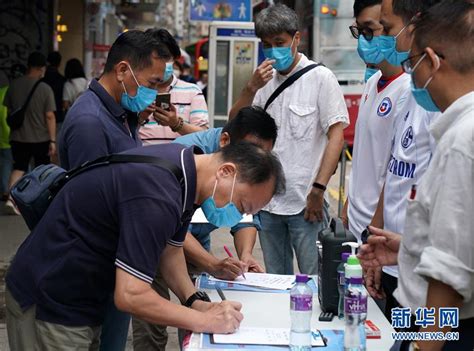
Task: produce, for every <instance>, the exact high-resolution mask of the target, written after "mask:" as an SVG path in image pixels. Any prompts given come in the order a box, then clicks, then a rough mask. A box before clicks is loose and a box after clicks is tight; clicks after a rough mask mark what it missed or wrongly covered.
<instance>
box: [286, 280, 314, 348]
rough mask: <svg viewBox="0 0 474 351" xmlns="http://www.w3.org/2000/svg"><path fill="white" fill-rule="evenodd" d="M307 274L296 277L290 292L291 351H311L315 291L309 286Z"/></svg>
mask: <svg viewBox="0 0 474 351" xmlns="http://www.w3.org/2000/svg"><path fill="white" fill-rule="evenodd" d="M307 282H308V276H307V275H306V274H297V275H296V285H295V286H294V287H293V288H292V289H291V292H290V315H291V333H290V350H291V351H310V350H311V315H312V314H313V290H311V288H310V287H309V285H308V284H307Z"/></svg>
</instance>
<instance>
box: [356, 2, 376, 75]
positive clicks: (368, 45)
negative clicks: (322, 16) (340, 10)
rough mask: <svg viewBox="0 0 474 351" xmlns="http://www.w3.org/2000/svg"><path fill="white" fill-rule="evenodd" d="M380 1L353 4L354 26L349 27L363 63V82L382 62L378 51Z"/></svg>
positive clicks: (374, 72)
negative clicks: (364, 68) (364, 66)
mask: <svg viewBox="0 0 474 351" xmlns="http://www.w3.org/2000/svg"><path fill="white" fill-rule="evenodd" d="M381 3H382V0H358V1H356V2H354V16H355V19H356V23H355V25H352V26H350V27H349V29H350V31H351V34H352V36H353V37H354V38H355V39H357V53H358V54H359V56H360V58H361V59H362V61H364V62H365V64H366V65H367V66H366V70H365V75H364V81H365V82H367V81H368V80H369V78H370V77H372V76H373V75H374V74H376V73H377V72H378V71H379V67H378V65H379V64H380V63H381V62H383V61H384V57H383V54H382V53H381V52H380V50H379V43H380V40H379V39H380V35H381V34H382V29H383V26H382V25H381V24H380V7H381V5H380V4H381Z"/></svg>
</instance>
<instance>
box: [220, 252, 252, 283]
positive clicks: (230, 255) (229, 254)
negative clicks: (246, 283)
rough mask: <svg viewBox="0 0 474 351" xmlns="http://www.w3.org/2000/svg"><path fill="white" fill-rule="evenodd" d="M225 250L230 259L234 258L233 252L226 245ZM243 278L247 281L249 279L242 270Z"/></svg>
mask: <svg viewBox="0 0 474 351" xmlns="http://www.w3.org/2000/svg"><path fill="white" fill-rule="evenodd" d="M224 250H225V252H226V253H227V255H228V256H229V257H234V255H232V252H230V250H229V248H228V247H227V246H226V245H224ZM242 277H244V279H247V278H245V274H244V270H243V269H242Z"/></svg>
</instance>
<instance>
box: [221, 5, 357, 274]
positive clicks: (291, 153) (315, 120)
mask: <svg viewBox="0 0 474 351" xmlns="http://www.w3.org/2000/svg"><path fill="white" fill-rule="evenodd" d="M255 32H256V34H257V36H258V37H259V38H260V39H261V40H262V44H263V49H264V54H265V57H266V58H267V59H266V60H265V61H264V62H263V63H262V64H261V65H260V66H259V67H258V68H257V70H256V71H255V73H254V75H253V77H252V78H251V80H250V81H249V82H248V84H247V86H246V88H245V89H244V90H243V91H242V93H241V95H240V97H239V99H238V100H237V102H236V103H235V104H234V106H233V107H232V109H231V111H230V113H229V116H230V118H233V117H234V116H235V115H236V114H237V112H238V111H239V110H240V109H241V108H242V107H245V106H249V105H252V104H254V105H256V106H260V107H264V106H265V105H266V104H267V101H269V98H270V96H271V95H272V94H273V93H274V91H275V90H276V89H277V88H278V87H279V86H280V85H281V84H282V83H283V82H284V81H285V80H287V79H289V77H290V76H292V75H293V74H295V73H297V72H301V71H302V70H303V69H304V70H308V69H310V68H312V69H311V70H309V71H306V72H305V71H303V72H305V73H304V74H303V75H302V76H301V77H300V78H299V79H298V80H296V81H295V82H294V83H293V84H292V85H291V86H289V87H288V88H287V89H285V90H284V91H283V92H282V93H281V94H280V95H278V97H277V98H276V99H275V100H273V102H272V103H271V104H269V106H268V108H267V112H268V113H269V114H270V115H271V116H272V117H273V118H274V119H275V122H276V125H277V126H278V137H277V140H276V143H275V146H274V151H275V153H277V154H278V156H279V158H280V160H281V162H282V164H283V167H284V169H285V174H286V176H287V187H288V191H287V193H286V195H285V196H276V197H274V198H273V199H272V201H271V203H270V204H269V205H268V206H266V207H265V209H264V210H263V211H262V212H261V213H260V220H261V224H262V231H261V232H260V235H259V238H260V244H261V246H262V250H263V256H264V261H265V267H266V269H267V272H269V273H279V274H293V257H294V255H295V254H296V258H297V262H298V267H299V270H300V272H302V273H307V274H317V271H318V269H317V262H318V257H317V250H316V246H315V242H316V236H317V233H318V232H319V231H320V230H321V229H323V228H325V227H326V226H327V223H328V204H327V202H326V201H325V195H324V194H325V189H326V185H327V184H328V182H329V179H330V178H331V176H332V175H333V173H334V170H335V169H336V167H337V163H338V160H339V155H340V153H341V150H342V145H343V143H344V136H343V129H344V128H345V127H346V126H347V125H348V124H349V118H348V113H347V107H346V104H345V102H344V96H343V94H342V91H341V88H340V86H339V84H338V82H337V79H336V77H335V76H334V74H333V73H332V72H331V71H330V70H329V69H327V68H326V67H324V66H321V65H319V66H317V67H315V66H316V65H315V62H313V61H311V60H310V59H308V58H307V57H306V56H305V55H303V54H302V53H300V52H298V45H299V44H300V36H301V34H300V32H299V31H298V17H297V15H296V13H295V12H294V11H293V10H291V9H290V8H288V7H287V6H285V5H282V4H277V5H275V6H271V7H268V8H266V9H264V10H262V11H261V12H260V13H259V14H258V16H257V17H256V19H255ZM311 66H312V67H311Z"/></svg>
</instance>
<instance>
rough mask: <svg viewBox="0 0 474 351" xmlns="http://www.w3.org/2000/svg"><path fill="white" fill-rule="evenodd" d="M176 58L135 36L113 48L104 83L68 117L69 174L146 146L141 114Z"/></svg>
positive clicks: (63, 150)
mask: <svg viewBox="0 0 474 351" xmlns="http://www.w3.org/2000/svg"><path fill="white" fill-rule="evenodd" d="M171 59H172V56H171V54H170V52H169V50H168V49H167V48H166V46H164V45H162V44H160V43H159V42H158V41H157V40H156V39H154V38H153V36H152V35H151V34H146V33H144V32H142V31H139V30H131V31H128V32H125V33H123V34H121V35H120V36H119V37H118V38H117V39H116V40H115V42H114V43H113V45H112V47H111V48H110V52H109V55H108V56H107V61H106V64H105V68H104V74H103V75H102V76H101V77H100V79H99V80H95V79H93V80H92V81H91V83H90V86H89V89H87V90H86V91H85V92H84V93H83V94H81V96H80V97H79V98H78V99H77V100H76V102H75V103H74V105H73V106H72V107H71V109H70V110H69V111H68V113H67V117H66V120H65V121H64V124H63V127H62V130H61V133H60V136H59V156H60V160H61V166H62V167H63V168H66V169H70V168H74V167H77V166H79V165H80V164H82V163H83V162H85V161H88V160H94V159H96V158H98V157H100V156H103V155H107V154H110V153H113V152H121V151H124V150H128V149H132V148H134V147H137V146H140V145H142V143H141V140H140V139H139V138H138V136H137V124H138V118H137V113H138V112H141V111H143V110H145V108H146V107H148V106H149V105H151V103H152V102H153V101H154V100H155V97H156V87H157V85H158V84H160V83H162V78H163V74H164V69H165V65H166V62H167V61H169V60H171Z"/></svg>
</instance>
